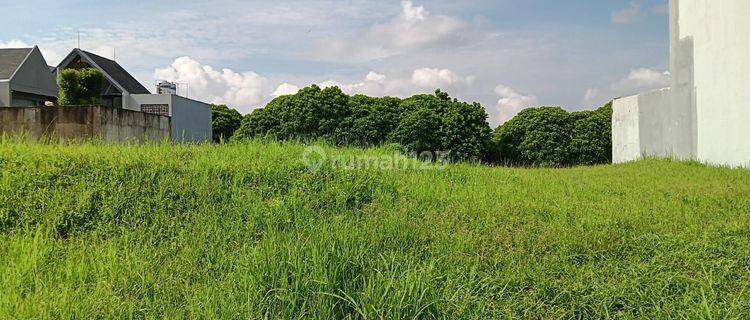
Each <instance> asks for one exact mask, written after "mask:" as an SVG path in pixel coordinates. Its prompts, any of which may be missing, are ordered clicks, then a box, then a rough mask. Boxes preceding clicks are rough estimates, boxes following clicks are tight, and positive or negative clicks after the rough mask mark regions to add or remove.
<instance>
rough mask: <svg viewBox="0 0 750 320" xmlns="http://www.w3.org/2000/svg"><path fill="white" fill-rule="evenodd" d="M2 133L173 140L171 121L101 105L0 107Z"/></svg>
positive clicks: (161, 117)
mask: <svg viewBox="0 0 750 320" xmlns="http://www.w3.org/2000/svg"><path fill="white" fill-rule="evenodd" d="M0 133H7V134H25V135H28V136H29V137H32V138H41V137H50V138H55V139H61V140H83V139H90V138H101V139H102V140H104V141H106V142H121V141H138V142H143V141H148V140H150V141H161V140H164V139H169V138H170V134H171V119H170V118H169V117H165V116H159V115H154V114H148V113H142V112H137V111H132V110H126V109H118V108H109V107H99V106H93V107H17V108H16V107H13V108H0Z"/></svg>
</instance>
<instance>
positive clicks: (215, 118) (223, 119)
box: [211, 104, 242, 142]
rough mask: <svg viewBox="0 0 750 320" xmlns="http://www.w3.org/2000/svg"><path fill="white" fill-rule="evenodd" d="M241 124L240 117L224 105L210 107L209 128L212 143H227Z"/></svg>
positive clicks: (236, 112)
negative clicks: (211, 134) (211, 129)
mask: <svg viewBox="0 0 750 320" xmlns="http://www.w3.org/2000/svg"><path fill="white" fill-rule="evenodd" d="M240 124H242V115H241V114H240V113H239V112H238V111H237V110H235V109H231V108H229V107H227V106H226V105H223V104H221V105H216V104H212V105H211V126H212V128H213V140H214V142H221V141H228V140H229V139H231V138H232V136H233V135H234V132H235V131H237V129H239V128H240Z"/></svg>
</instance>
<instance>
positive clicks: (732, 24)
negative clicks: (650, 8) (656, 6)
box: [673, 0, 750, 166]
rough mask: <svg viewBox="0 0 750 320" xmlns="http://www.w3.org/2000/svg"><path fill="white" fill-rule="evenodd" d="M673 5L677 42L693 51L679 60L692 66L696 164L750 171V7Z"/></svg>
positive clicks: (718, 0)
mask: <svg viewBox="0 0 750 320" xmlns="http://www.w3.org/2000/svg"><path fill="white" fill-rule="evenodd" d="M673 2H674V3H673V7H675V8H673V11H675V13H676V15H677V17H676V19H677V21H678V28H677V30H675V31H676V34H677V37H678V38H679V40H680V41H681V42H683V43H691V44H692V49H693V50H692V52H690V51H688V50H684V49H683V50H680V51H677V55H678V57H677V59H685V60H690V59H691V58H692V60H693V69H694V70H693V72H694V76H693V85H694V88H693V90H694V92H693V95H694V99H695V119H696V120H695V121H696V123H695V129H696V130H697V144H696V154H697V158H698V160H700V161H704V162H709V163H715V164H725V165H731V166H750V1H748V0H682V1H674V0H673ZM688 55H690V56H691V57H690V56H688ZM685 56H688V57H687V58H684V57H685ZM683 72H685V71H684V70H683Z"/></svg>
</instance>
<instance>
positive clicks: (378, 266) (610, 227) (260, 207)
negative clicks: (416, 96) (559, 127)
mask: <svg viewBox="0 0 750 320" xmlns="http://www.w3.org/2000/svg"><path fill="white" fill-rule="evenodd" d="M304 149H305V146H303V145H300V144H294V143H275V142H260V141H254V142H249V143H247V144H241V145H221V146H209V145H206V146H171V145H167V144H164V145H159V144H155V145H146V146H106V145H100V144H96V143H89V144H83V145H75V146H62V145H40V144H27V143H22V142H17V141H11V140H8V139H6V140H3V141H2V142H0V172H1V176H0V318H1V319H11V318H79V319H89V318H214V317H219V318H234V319H245V318H267V319H299V318H313V319H413V318H416V319H420V318H421V319H433V318H439V319H441V318H454V319H498V318H534V319H535V318H544V319H559V318H651V319H654V318H705V319H725V318H736V319H741V318H745V319H746V318H748V317H750V171H745V170H732V169H725V168H708V167H704V166H702V165H699V164H694V163H680V162H673V161H656V160H646V161H642V162H637V163H632V164H627V165H618V166H600V167H583V168H573V169H513V168H490V167H483V166H473V165H450V166H448V167H447V168H445V169H444V170H417V169H408V170H346V169H345V168H334V167H333V166H331V165H324V166H323V167H322V168H321V169H320V170H318V171H316V172H311V171H310V170H308V168H307V167H306V166H305V164H304V163H303V161H302V157H301V155H302V154H303V151H304ZM326 150H327V152H328V153H329V154H345V155H363V154H368V155H371V156H380V155H389V154H391V151H389V150H387V149H380V150H353V149H345V150H336V149H331V148H328V149H326Z"/></svg>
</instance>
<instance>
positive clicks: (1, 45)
mask: <svg viewBox="0 0 750 320" xmlns="http://www.w3.org/2000/svg"><path fill="white" fill-rule="evenodd" d="M30 47H33V46H32V45H30V44H27V43H26V42H23V41H21V40H10V41H7V42H3V41H0V49H6V48H30Z"/></svg>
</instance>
